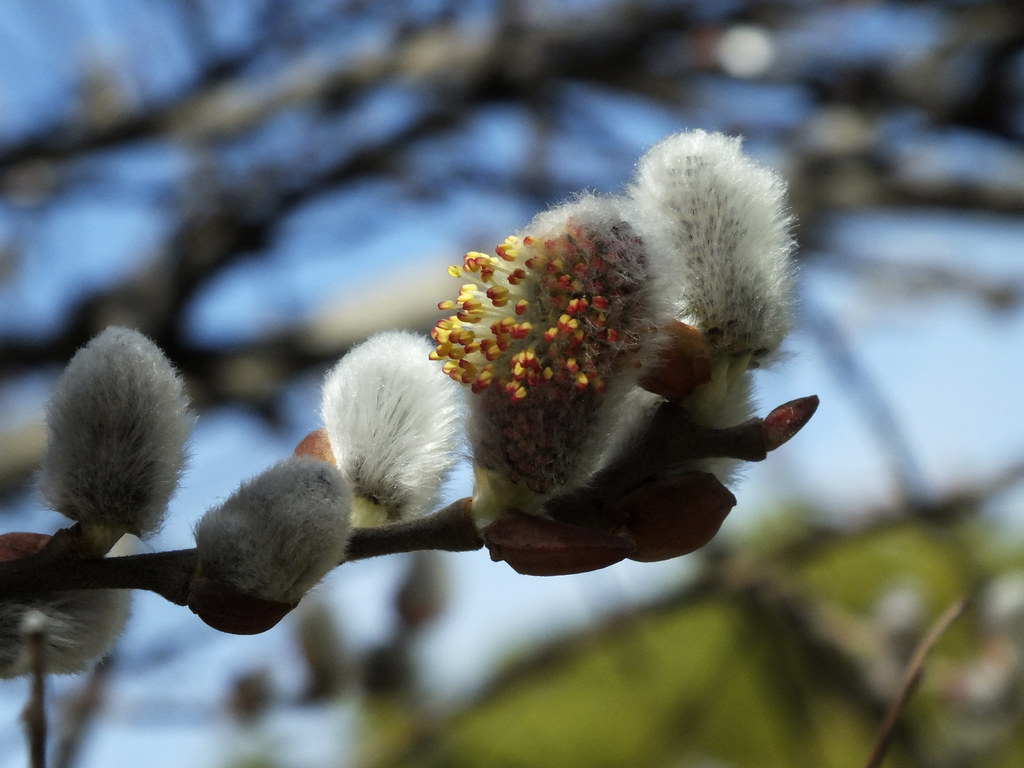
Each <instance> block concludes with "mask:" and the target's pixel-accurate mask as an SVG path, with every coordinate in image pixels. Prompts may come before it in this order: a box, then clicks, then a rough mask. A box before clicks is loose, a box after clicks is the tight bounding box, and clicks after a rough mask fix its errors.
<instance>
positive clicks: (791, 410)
mask: <svg viewBox="0 0 1024 768" xmlns="http://www.w3.org/2000/svg"><path fill="white" fill-rule="evenodd" d="M818 403H819V400H818V396H817V395H810V396H808V397H800V398H797V399H796V400H790V401H789V402H788V403H784V404H782V405H780V406H779V407H778V408H776V409H775V410H773V411H772V412H771V413H769V414H768V415H767V416H765V417H764V438H765V444H766V448H767V450H769V451H774V450H775V449H776V448H778V447H779V446H780V445H782V444H783V443H785V442H786V441H788V440H789V439H790V438H791V437H793V435H795V434H796V433H797V432H799V431H800V430H801V429H803V426H804V424H806V423H807V422H808V421H810V420H811V416H813V415H814V412H815V411H816V410H818Z"/></svg>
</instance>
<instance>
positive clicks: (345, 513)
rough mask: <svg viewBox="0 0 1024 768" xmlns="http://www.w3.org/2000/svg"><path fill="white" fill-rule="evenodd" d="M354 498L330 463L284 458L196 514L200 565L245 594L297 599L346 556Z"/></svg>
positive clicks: (303, 457) (262, 597)
mask: <svg viewBox="0 0 1024 768" xmlns="http://www.w3.org/2000/svg"><path fill="white" fill-rule="evenodd" d="M351 502H352V493H351V490H350V489H349V485H348V483H347V482H346V480H345V478H344V477H343V476H342V474H341V472H339V471H338V469H337V468H336V467H335V466H333V465H332V464H329V463H328V462H326V461H322V460H321V459H317V458H311V457H307V456H298V457H292V458H289V459H285V460H284V461H282V462H280V463H278V464H275V465H274V466H273V467H271V468H270V469H268V470H266V471H265V472H263V473H262V474H260V475H258V476H256V477H255V478H253V479H252V480H249V481H248V482H246V483H243V484H242V485H241V486H240V487H239V488H238V490H237V491H235V492H234V494H232V495H231V496H230V497H229V498H228V500H227V501H225V502H224V503H223V504H221V505H220V506H219V507H214V508H213V509H211V510H210V511H209V512H207V513H206V514H205V515H204V516H203V518H202V519H201V520H200V521H199V524H198V525H197V526H196V549H197V553H198V558H199V571H200V573H202V575H203V576H208V577H210V578H215V579H219V580H220V581H223V582H225V583H227V584H230V585H231V586H233V587H234V588H235V589H237V590H238V591H239V592H243V593H245V594H247V595H252V596H254V597H258V598H261V599H264V600H276V601H278V602H283V603H295V602H298V600H299V599H300V598H301V597H302V596H303V595H304V594H305V593H306V592H307V591H309V589H310V588H312V587H313V585H315V584H316V583H317V582H318V581H320V579H322V578H323V577H324V576H325V575H326V574H327V573H328V572H329V571H331V569H333V568H334V567H335V566H336V565H338V564H339V563H341V562H342V560H343V559H344V556H345V547H346V546H347V545H348V537H349V533H350V531H351V525H350V522H349V513H350V508H351Z"/></svg>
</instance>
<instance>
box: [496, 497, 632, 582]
mask: <svg viewBox="0 0 1024 768" xmlns="http://www.w3.org/2000/svg"><path fill="white" fill-rule="evenodd" d="M483 538H484V543H485V544H486V545H487V549H488V550H489V551H490V553H491V559H492V560H495V561H498V560H504V561H505V562H507V563H508V564H509V565H510V566H512V568H513V569H514V570H515V571H516V572H518V573H522V574H525V575H527V576H561V575H565V574H569V573H584V572H586V571H595V570H597V569H599V568H605V567H607V566H609V565H614V564H615V563H617V562H619V561H621V560H624V559H625V558H626V557H627V556H628V555H629V554H630V552H631V551H632V550H633V542H632V541H630V540H629V539H628V538H626V537H624V536H619V535H616V534H613V533H608V532H607V531H598V530H593V529H591V528H580V527H579V526H576V525H569V524H567V523H560V522H556V521H555V520H551V519H548V518H546V517H538V516H536V515H527V514H523V513H522V512H506V513H505V514H503V515H502V516H501V517H499V518H498V519H497V520H495V521H494V522H493V523H491V524H490V525H488V526H487V527H486V528H484V530H483Z"/></svg>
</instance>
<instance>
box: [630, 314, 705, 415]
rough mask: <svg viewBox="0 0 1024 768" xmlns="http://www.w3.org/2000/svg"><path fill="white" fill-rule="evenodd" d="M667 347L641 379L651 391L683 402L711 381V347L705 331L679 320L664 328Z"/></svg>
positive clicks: (645, 387) (642, 383)
mask: <svg viewBox="0 0 1024 768" xmlns="http://www.w3.org/2000/svg"><path fill="white" fill-rule="evenodd" d="M663 333H664V337H665V346H664V347H663V348H662V349H661V351H660V352H659V353H658V360H657V362H656V363H655V364H654V369H653V370H651V371H649V372H648V373H647V374H646V375H645V376H644V377H643V378H642V379H641V380H640V386H641V387H643V388H644V389H646V390H647V391H648V392H653V393H654V394H656V395H661V396H662V397H665V398H667V399H669V400H674V401H679V400H682V399H683V398H684V397H686V396H687V395H689V394H690V393H691V392H693V390H695V389H696V388H697V387H699V386H700V385H701V384H704V383H706V382H708V381H710V380H711V349H710V348H709V347H708V343H707V341H705V339H704V334H702V333H701V332H700V331H698V330H697V329H696V328H694V327H693V326H692V325H687V324H686V323H682V322H679V321H678V320H677V321H675V322H673V323H671V324H669V325H668V326H666V327H665V328H664V330H663Z"/></svg>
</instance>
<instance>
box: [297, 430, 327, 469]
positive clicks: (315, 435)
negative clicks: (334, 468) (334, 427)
mask: <svg viewBox="0 0 1024 768" xmlns="http://www.w3.org/2000/svg"><path fill="white" fill-rule="evenodd" d="M295 455H296V456H312V457H313V458H316V459H322V460H323V461H326V462H327V463H328V464H335V463H336V462H335V460H334V451H333V450H332V449H331V441H330V439H329V438H328V437H327V431H326V430H323V429H315V430H313V431H312V432H310V433H309V434H308V435H306V436H305V437H304V438H302V440H300V441H299V444H298V445H297V446H295Z"/></svg>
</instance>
